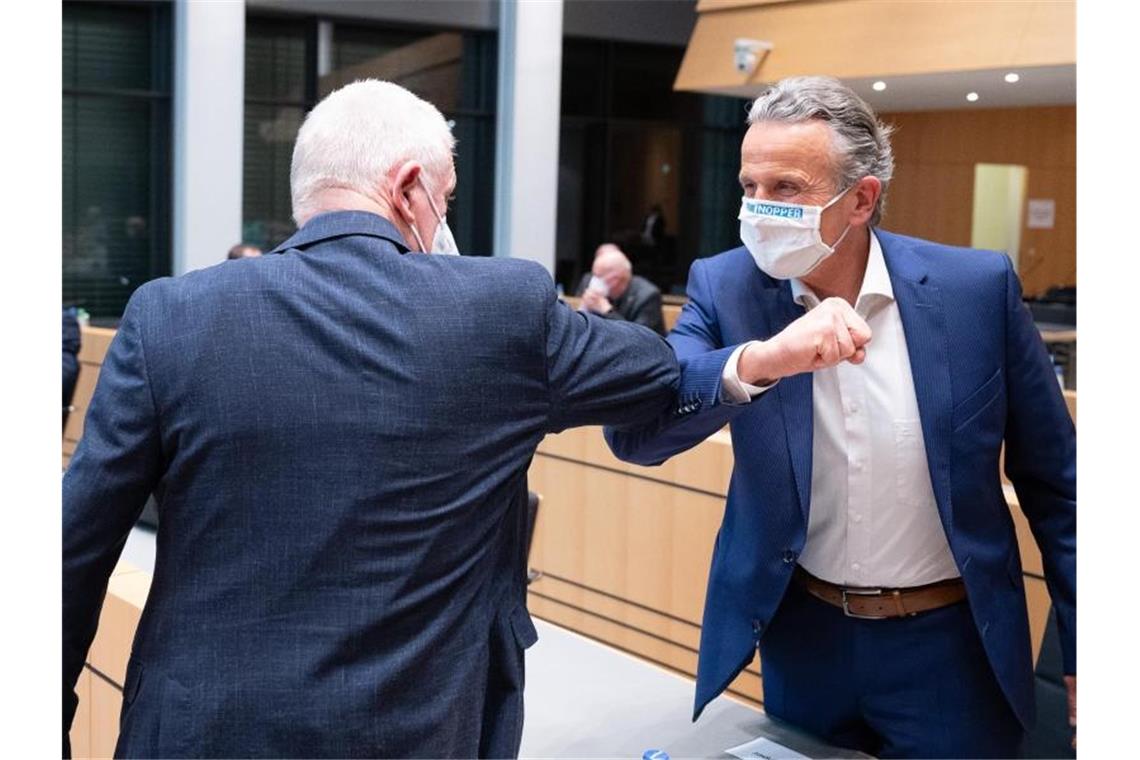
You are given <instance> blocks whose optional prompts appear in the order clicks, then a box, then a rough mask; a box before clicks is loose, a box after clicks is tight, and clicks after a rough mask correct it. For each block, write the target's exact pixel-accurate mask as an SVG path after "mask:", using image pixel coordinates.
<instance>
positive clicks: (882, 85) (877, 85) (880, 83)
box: [871, 79, 887, 92]
mask: <svg viewBox="0 0 1140 760" xmlns="http://www.w3.org/2000/svg"><path fill="white" fill-rule="evenodd" d="M871 89H872V90H874V91H875V92H882V91H883V90H885V89H887V83H886V82H884V81H883V80H881V79H880V80H879V81H878V82H875V83H874V84H873V85H871Z"/></svg>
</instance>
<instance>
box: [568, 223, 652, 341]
mask: <svg viewBox="0 0 1140 760" xmlns="http://www.w3.org/2000/svg"><path fill="white" fill-rule="evenodd" d="M578 295H579V296H580V297H581V298H582V307H583V308H585V309H587V310H588V311H592V312H593V313H595V314H598V315H600V316H603V317H607V318H609V319H624V320H626V321H629V322H636V323H638V324H640V325H645V326H646V327H648V328H650V329H651V330H655V331H657V333H659V334H661V335H664V334H665V319H664V317H663V316H662V314H661V291H660V290H658V289H657V286H656V285H654V284H653V283H651V282H650V281H649V280H647V279H645V278H644V277H638V276H637V275H635V274H634V273H633V264H631V263H630V262H629V259H628V258H626V255H625V254H624V253H622V251H621V249H620V248H618V247H617V246H616V245H614V244H613V243H603V244H602V245H600V246H598V250H597V251H595V252H594V266H593V271H592V272H587V273H586V274H584V275H582V281H581V282H580V283H578Z"/></svg>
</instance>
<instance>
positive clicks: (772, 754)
mask: <svg viewBox="0 0 1140 760" xmlns="http://www.w3.org/2000/svg"><path fill="white" fill-rule="evenodd" d="M725 752H727V753H728V754H730V755H735V756H736V757H739V758H740V760H800V758H803V760H808V756H807V755H801V754H800V753H799V752H796V751H795V750H794V749H788V748H787V747H785V746H784V745H783V744H777V743H776V742H774V741H772V740H771V739H765V738H764V737H763V736H761V737H760V738H758V739H753V740H752V741H750V742H748V743H746V744H741V745H740V746H739V747H733V748H732V749H728V750H725Z"/></svg>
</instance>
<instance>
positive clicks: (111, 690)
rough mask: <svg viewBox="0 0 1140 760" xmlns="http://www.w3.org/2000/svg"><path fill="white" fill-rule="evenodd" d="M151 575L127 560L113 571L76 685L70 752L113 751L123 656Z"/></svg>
mask: <svg viewBox="0 0 1140 760" xmlns="http://www.w3.org/2000/svg"><path fill="white" fill-rule="evenodd" d="M150 580H151V575H150V573H148V572H146V571H144V570H140V569H139V568H137V567H135V566H134V565H131V564H128V563H126V562H120V563H119V564H118V566H117V567H116V568H115V570H114V571H113V573H112V575H111V581H110V583H109V584H108V585H107V597H106V600H105V601H104V602H103V611H102V613H101V614H100V616H99V630H98V633H96V634H95V641H94V642H93V643H92V644H91V650H90V651H89V652H88V654H87V662H86V664H85V665H84V666H83V672H82V673H81V674H80V676H79V683H78V685H77V686H76V693H78V695H79V707H78V709H77V710H76V712H75V720H74V722H73V723H72V724H71V754H72V757H75V758H84V757H90V758H110V757H113V756H114V753H115V742H116V741H117V740H118V738H119V711H120V709H121V708H122V705H123V682H124V681H125V680H126V673H127V660H128V659H130V654H131V644H132V642H133V641H134V637H135V629H136V628H138V624H139V618H140V617H141V615H142V609H143V605H144V604H146V597H147V593H148V592H149V591H150Z"/></svg>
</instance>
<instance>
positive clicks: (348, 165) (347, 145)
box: [289, 79, 455, 225]
mask: <svg viewBox="0 0 1140 760" xmlns="http://www.w3.org/2000/svg"><path fill="white" fill-rule="evenodd" d="M454 149H455V137H454V136H453V135H452V134H451V129H450V128H449V127H448V125H447V121H446V120H445V119H444V118H443V114H441V113H440V112H439V109H437V108H436V107H435V106H433V105H432V104H431V103H428V102H427V101H426V100H422V99H420V98H418V97H416V96H415V95H413V94H412V93H410V92H408V91H407V90H405V89H404V88H403V87H400V86H399V85H398V84H393V83H392V82H382V81H380V80H378V79H365V80H361V81H358V82H353V83H352V84H349V85H345V86H344V87H341V88H340V89H339V90H336V91H335V92H333V93H331V94H330V95H328V97H326V98H325V99H324V100H322V101H321V102H320V103H318V104H317V106H316V108H314V109H313V110H312V111H310V112H309V115H308V116H307V117H306V118H305V123H304V124H302V125H301V129H300V131H298V132H297V143H296V145H294V146H293V165H292V168H291V169H290V171H289V185H290V189H291V191H292V197H293V220H294V221H295V222H296V223H297V224H298V225H300V224H302V220H306V219H308V218H309V217H310V216H312V214H313V213H314V212H315V211H316V210H317V209H316V208H315V200H316V197H317V195H318V194H319V193H321V192H322V191H324V190H329V189H333V188H340V189H346V190H354V191H356V192H359V193H365V194H368V195H373V194H374V193H375V191H376V187H377V185H378V184H379V183H380V181H381V180H382V178H383V177H384V176H385V175H386V174H387V173H388V171H389V170H390V169H391V168H392V167H393V166H396V165H398V164H401V163H403V162H405V161H419V162H420V163H421V164H423V166H424V171H425V172H426V173H427V174H428V177H427V179H428V182H429V183H430V185H431V188H432V190H433V191H435V192H439V191H440V189H441V188H442V186H443V184H444V183H445V182H450V181H451V173H452V171H454V158H453V151H454Z"/></svg>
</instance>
